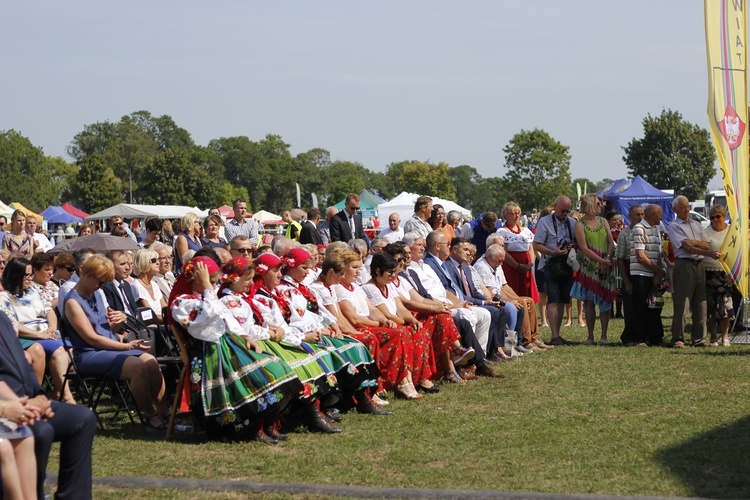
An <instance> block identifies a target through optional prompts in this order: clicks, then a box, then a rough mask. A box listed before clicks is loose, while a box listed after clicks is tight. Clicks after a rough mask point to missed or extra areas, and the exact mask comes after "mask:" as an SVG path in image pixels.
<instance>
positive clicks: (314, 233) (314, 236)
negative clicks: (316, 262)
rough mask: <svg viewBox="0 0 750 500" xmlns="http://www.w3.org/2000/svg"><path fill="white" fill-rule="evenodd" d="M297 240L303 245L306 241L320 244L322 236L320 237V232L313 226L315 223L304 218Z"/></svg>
mask: <svg viewBox="0 0 750 500" xmlns="http://www.w3.org/2000/svg"><path fill="white" fill-rule="evenodd" d="M299 242H300V243H302V244H303V245H306V244H308V243H314V244H316V245H322V244H323V238H321V237H320V233H319V232H318V228H317V227H315V224H313V223H312V222H310V221H309V220H306V221H305V222H303V223H302V230H301V231H300V233H299Z"/></svg>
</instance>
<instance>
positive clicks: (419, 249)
mask: <svg viewBox="0 0 750 500" xmlns="http://www.w3.org/2000/svg"><path fill="white" fill-rule="evenodd" d="M405 243H406V244H407V245H410V250H411V263H410V264H409V269H408V270H407V272H408V273H409V274H411V273H413V275H414V276H416V277H417V278H418V279H419V281H420V282H421V284H422V286H423V287H424V288H425V290H426V291H427V293H428V294H429V295H430V297H431V298H433V299H434V300H439V301H441V302H443V303H444V304H446V305H447V306H449V307H450V313H451V316H453V321H454V322H455V323H456V326H457V327H458V328H459V331H460V332H461V336H462V345H463V346H464V347H472V348H473V349H474V363H475V365H476V368H477V375H480V376H485V377H493V376H495V377H498V376H502V375H501V374H495V373H494V372H493V371H492V369H491V368H490V367H488V366H487V365H486V354H485V347H486V346H487V341H488V339H489V331H490V321H491V317H490V314H489V312H487V311H486V310H484V309H481V308H476V307H471V306H470V305H469V304H467V303H466V302H465V301H463V302H462V301H460V300H458V297H456V296H455V295H453V294H452V293H450V292H448V291H446V290H445V288H444V287H443V285H442V283H441V281H440V278H439V277H438V276H437V275H436V274H435V271H434V270H433V269H432V268H431V267H430V266H428V265H426V264H425V263H424V260H423V257H424V255H425V240H424V238H421V237H419V236H416V235H414V234H412V235H406V236H405ZM462 322H463V323H464V324H465V328H462V327H461V326H460V324H461V323H462ZM466 330H468V331H469V332H470V335H469V336H468V337H465V332H466ZM466 341H468V342H466ZM461 376H462V377H464V378H467V377H466V376H465V374H462V375H461Z"/></svg>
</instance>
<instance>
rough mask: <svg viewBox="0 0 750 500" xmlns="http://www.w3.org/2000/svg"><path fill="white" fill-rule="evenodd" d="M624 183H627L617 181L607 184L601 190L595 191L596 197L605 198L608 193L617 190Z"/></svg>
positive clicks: (621, 180) (622, 180)
mask: <svg viewBox="0 0 750 500" xmlns="http://www.w3.org/2000/svg"><path fill="white" fill-rule="evenodd" d="M626 182H628V180H627V179H617V180H616V181H612V182H610V183H609V184H607V185H606V186H604V187H603V188H602V189H600V190H599V191H597V192H596V195H597V196H598V197H599V198H606V197H607V195H608V194H609V193H611V192H613V191H614V190H615V189H617V188H619V187H620V186H622V185H623V184H625V183H626Z"/></svg>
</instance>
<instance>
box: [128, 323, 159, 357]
mask: <svg viewBox="0 0 750 500" xmlns="http://www.w3.org/2000/svg"><path fill="white" fill-rule="evenodd" d="M125 316H126V320H125V323H123V324H122V325H121V326H120V331H121V332H123V333H125V342H131V341H133V340H145V341H146V342H148V344H149V350H148V351H144V352H148V353H149V354H152V355H154V356H156V343H155V342H154V331H153V330H151V329H150V328H149V327H148V325H146V323H144V322H143V321H141V320H139V319H138V318H136V317H135V316H131V315H129V314H126V315H125Z"/></svg>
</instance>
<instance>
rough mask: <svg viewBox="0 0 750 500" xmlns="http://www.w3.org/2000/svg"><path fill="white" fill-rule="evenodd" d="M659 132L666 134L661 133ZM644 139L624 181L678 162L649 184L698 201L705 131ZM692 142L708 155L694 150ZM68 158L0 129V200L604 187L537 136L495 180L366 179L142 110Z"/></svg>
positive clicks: (400, 174)
mask: <svg viewBox="0 0 750 500" xmlns="http://www.w3.org/2000/svg"><path fill="white" fill-rule="evenodd" d="M653 121H657V122H658V123H656V125H654V124H653V123H652V122H653ZM647 125H649V127H648V128H647ZM665 125H668V126H669V127H670V128H669V131H668V132H669V133H668V134H666V135H665V134H662V132H663V130H662V128H663V127H664V126H665ZM683 129H687V130H688V132H691V134H692V135H691V134H687V133H686V132H684V130H683ZM644 132H645V134H646V137H644V139H642V140H639V139H634V140H633V142H631V143H630V144H629V146H628V147H627V148H624V149H625V151H626V156H625V158H623V159H624V160H625V162H626V164H627V165H628V166H629V168H630V171H631V174H632V175H635V174H640V175H642V176H643V177H645V178H646V179H647V180H649V179H657V177H654V175H655V174H657V173H659V172H662V171H665V170H670V169H672V165H678V166H679V169H678V172H679V174H680V175H677V174H674V175H671V176H668V177H663V178H662V177H659V178H658V182H656V185H657V186H660V187H674V188H675V189H676V190H678V191H679V192H682V193H685V194H688V193H689V196H690V197H691V199H692V198H695V197H697V196H700V195H702V193H703V191H705V189H706V186H707V185H708V181H709V180H710V179H711V177H712V176H713V156H712V155H713V149H712V148H711V144H710V142H709V140H708V132H706V131H705V130H702V129H700V128H698V127H697V126H694V125H691V124H688V123H686V122H684V121H683V120H682V118H681V116H679V113H675V112H672V111H665V112H664V113H662V117H659V118H657V119H653V118H651V117H650V116H649V117H648V118H647V119H645V120H644ZM659 134H661V135H659ZM704 135H705V137H703V136H704ZM652 136H654V137H652ZM686 138H687V139H686ZM703 139H705V142H706V143H707V144H708V148H707V149H706V148H705V147H704V146H705V144H699V143H700V142H701V141H702V140H703ZM685 140H687V143H683V144H673V143H674V142H675V141H683V142H684V141H685ZM695 151H698V152H699V154H696V153H695ZM705 151H710V152H711V155H710V158H709V155H708V153H706V152H705ZM67 152H68V154H69V155H70V157H71V158H72V159H73V162H72V163H69V162H66V161H65V160H63V159H62V158H59V157H57V158H51V157H47V156H45V155H44V153H43V151H42V149H41V148H39V147H36V146H34V145H33V144H32V143H31V141H30V140H29V139H27V138H26V137H23V136H22V135H21V134H20V133H18V132H16V131H14V130H9V131H5V132H0V166H1V167H2V172H3V175H2V176H0V200H6V201H8V202H10V201H22V202H23V203H24V204H26V205H27V206H28V207H29V208H31V209H32V210H42V209H44V208H46V207H47V206H48V205H50V204H58V203H60V202H62V201H68V200H70V201H73V202H74V204H76V205H78V206H79V207H80V208H82V209H83V210H86V211H89V212H95V211H98V210H101V209H104V208H106V207H109V206H111V205H114V204H117V203H122V202H132V203H145V204H177V205H190V206H198V207H202V208H206V207H209V206H212V205H216V206H218V205H223V204H230V203H231V202H232V200H234V199H236V198H244V199H246V200H248V201H249V204H250V208H251V209H252V210H258V209H261V208H263V209H266V210H269V211H273V212H278V211H280V210H282V209H284V208H290V207H293V206H295V205H296V184H299V186H300V189H301V192H302V193H303V202H302V204H303V206H307V205H309V204H310V201H309V200H311V198H310V194H311V193H315V194H316V195H317V196H318V199H319V200H320V206H321V207H325V206H327V205H330V204H333V203H336V202H338V201H339V200H341V199H342V198H344V197H345V196H346V195H347V194H348V193H350V192H360V191H361V190H362V189H365V188H366V189H370V190H371V191H374V192H377V193H379V194H380V195H381V196H382V197H383V198H386V199H388V198H391V197H393V196H395V195H397V194H398V193H400V192H401V191H409V192H414V193H420V194H428V195H432V196H439V197H441V198H445V199H448V200H452V201H456V202H457V203H459V204H460V205H462V206H464V207H466V208H468V209H470V210H472V212H474V213H480V212H482V211H485V210H497V209H498V208H499V207H501V206H502V205H503V204H504V203H505V202H506V201H508V200H511V199H513V200H515V201H516V202H518V203H519V204H520V205H521V206H522V207H523V208H524V209H531V208H533V207H541V206H544V205H546V204H549V203H551V202H552V201H553V200H554V198H555V197H556V196H557V195H559V194H566V195H569V196H571V197H572V196H574V194H575V191H576V190H575V185H576V183H580V184H581V185H583V184H588V190H589V191H594V190H597V189H600V188H601V187H603V186H604V185H606V184H607V183H608V182H610V179H603V180H601V181H600V182H598V183H595V182H592V181H590V180H588V179H571V176H570V162H571V156H570V153H569V148H568V147H567V146H565V145H563V144H561V143H560V142H558V141H556V140H555V139H553V138H552V137H551V136H550V135H549V134H548V133H547V132H545V131H544V130H540V129H534V130H531V131H527V130H522V131H520V132H519V133H518V134H516V135H515V136H514V137H513V138H512V139H511V140H510V142H509V143H508V145H506V146H505V148H504V149H503V152H504V153H505V165H504V167H505V169H506V172H505V174H504V175H503V176H502V177H483V176H482V175H480V174H479V172H477V170H476V169H475V168H474V167H472V166H470V165H460V166H457V167H451V166H450V165H448V164H446V163H444V162H439V163H434V162H430V161H413V160H408V161H400V162H394V163H391V164H389V165H387V166H386V167H385V170H384V171H383V172H374V171H371V170H369V169H368V168H366V167H365V166H364V165H362V164H361V163H358V162H354V161H345V160H335V161H334V160H331V155H330V153H329V152H328V151H326V150H325V149H321V148H315V149H311V150H310V151H307V152H304V153H299V154H297V155H292V153H291V151H290V145H289V144H287V143H285V142H284V141H283V139H282V138H281V137H280V136H278V135H270V134H269V135H267V136H266V137H265V138H263V139H261V140H259V141H252V140H250V139H249V138H248V137H245V136H238V137H222V138H220V139H214V140H211V141H210V142H209V143H208V145H207V146H201V145H198V144H195V142H194V141H193V139H192V138H191V136H190V134H189V133H188V131H187V130H185V129H183V128H181V127H179V126H178V125H177V124H176V123H175V122H174V120H173V119H172V118H171V117H170V116H167V115H163V116H159V117H154V116H152V115H151V114H150V113H149V112H148V111H138V112H135V113H132V114H130V115H128V116H124V117H122V118H121V119H120V121H119V122H109V121H104V122H97V123H94V124H91V125H86V126H84V128H83V130H82V131H81V132H79V133H78V134H76V136H75V137H74V138H73V140H72V142H71V143H70V145H69V146H68V148H67ZM654 160H658V163H659V168H658V170H659V172H655V171H654V169H653V165H652V164H653V162H654ZM701 161H703V162H704V163H705V162H708V168H706V167H704V166H703V164H700V162H701ZM698 164H700V165H698ZM699 166H700V169H699V168H698V167H699ZM696 170H700V172H699V173H696V172H695V171H696ZM709 170H710V175H709ZM683 174H684V175H683ZM662 180H663V182H662ZM683 180H684V182H683ZM678 181H679V182H678ZM665 183H666V184H665Z"/></svg>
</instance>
